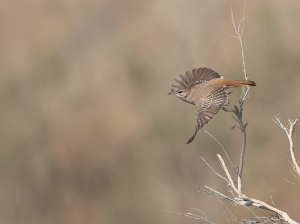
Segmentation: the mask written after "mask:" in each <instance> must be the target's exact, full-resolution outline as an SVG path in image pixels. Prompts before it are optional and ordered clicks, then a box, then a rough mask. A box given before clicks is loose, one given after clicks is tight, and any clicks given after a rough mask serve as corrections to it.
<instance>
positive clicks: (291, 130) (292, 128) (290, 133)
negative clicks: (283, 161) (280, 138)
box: [274, 114, 300, 176]
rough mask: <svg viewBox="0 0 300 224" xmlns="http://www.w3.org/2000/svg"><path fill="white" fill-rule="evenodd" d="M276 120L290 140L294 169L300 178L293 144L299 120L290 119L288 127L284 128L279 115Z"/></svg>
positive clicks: (299, 169)
mask: <svg viewBox="0 0 300 224" xmlns="http://www.w3.org/2000/svg"><path fill="white" fill-rule="evenodd" d="M275 118H276V120H274V121H275V123H276V124H278V125H279V126H280V127H281V128H282V129H283V130H284V131H285V132H286V134H287V136H288V139H289V142H290V153H291V157H292V161H293V164H292V167H293V169H294V171H295V172H296V173H297V174H298V175H299V176H300V168H299V164H298V163H297V161H296V158H295V152H294V147H295V146H294V142H293V134H294V131H295V128H296V124H297V121H298V119H296V120H295V121H292V120H290V119H289V123H288V124H287V126H286V127H284V126H283V124H282V123H281V121H280V119H279V117H278V114H277V115H276V116H275Z"/></svg>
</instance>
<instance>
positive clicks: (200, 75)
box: [169, 68, 256, 144]
mask: <svg viewBox="0 0 300 224" xmlns="http://www.w3.org/2000/svg"><path fill="white" fill-rule="evenodd" d="M179 76H180V78H175V81H176V82H177V83H174V84H172V86H173V87H175V88H176V89H172V90H171V92H170V93H169V94H171V95H175V96H177V97H178V98H180V99H181V100H183V101H185V102H188V103H191V104H194V105H196V107H197V116H196V120H197V124H196V131H195V134H194V135H193V136H192V137H191V138H190V140H189V141H188V142H187V144H189V143H191V142H192V141H193V140H194V138H195V136H196V134H197V132H198V130H199V129H200V128H202V127H203V126H204V124H207V123H208V122H209V120H210V119H212V118H213V117H214V116H215V115H216V114H217V113H218V112H219V111H220V110H221V109H222V108H223V107H224V106H225V105H226V104H227V103H228V94H227V92H226V90H225V89H228V88H231V87H238V86H256V84H255V82H253V81H231V80H228V79H223V77H222V76H220V74H219V73H217V72H216V71H214V70H212V69H210V68H198V69H193V70H192V71H186V73H185V74H182V73H180V74H179Z"/></svg>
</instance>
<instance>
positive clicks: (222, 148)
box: [203, 129, 236, 172]
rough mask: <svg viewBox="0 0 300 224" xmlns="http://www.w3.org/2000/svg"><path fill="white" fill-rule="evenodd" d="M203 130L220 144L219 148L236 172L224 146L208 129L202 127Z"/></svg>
mask: <svg viewBox="0 0 300 224" xmlns="http://www.w3.org/2000/svg"><path fill="white" fill-rule="evenodd" d="M203 130H204V132H205V133H206V134H208V135H209V136H210V137H212V138H213V139H214V140H215V141H216V142H217V143H218V144H219V145H220V146H221V148H222V149H223V151H224V153H225V154H226V157H227V159H228V160H229V162H230V165H231V167H232V169H233V170H234V172H236V171H235V169H234V166H233V164H232V162H231V160H230V158H229V156H228V154H227V152H226V150H225V148H224V146H223V145H222V144H221V143H220V142H219V141H218V139H216V138H215V137H214V136H213V135H212V134H210V133H209V132H208V131H206V130H205V129H203Z"/></svg>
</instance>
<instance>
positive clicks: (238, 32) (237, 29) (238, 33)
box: [231, 1, 250, 101]
mask: <svg viewBox="0 0 300 224" xmlns="http://www.w3.org/2000/svg"><path fill="white" fill-rule="evenodd" d="M245 18H246V1H245V5H244V13H243V18H242V19H241V20H240V22H239V24H238V27H236V24H235V21H234V16H233V11H232V8H231V19H232V24H233V28H234V31H235V35H232V36H233V37H235V38H237V39H238V41H239V42H240V45H241V50H242V59H243V67H244V70H243V72H244V75H245V80H248V78H249V77H248V76H247V72H246V63H245V55H244V47H243V41H242V36H243V33H244V28H245ZM241 26H242V27H241ZM249 96H250V87H249V86H248V87H243V91H242V96H241V98H242V101H244V100H246V99H247V98H248V97H249Z"/></svg>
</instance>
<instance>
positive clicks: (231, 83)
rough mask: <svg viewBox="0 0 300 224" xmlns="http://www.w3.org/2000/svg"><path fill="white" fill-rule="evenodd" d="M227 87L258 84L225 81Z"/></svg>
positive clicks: (254, 84)
mask: <svg viewBox="0 0 300 224" xmlns="http://www.w3.org/2000/svg"><path fill="white" fill-rule="evenodd" d="M224 81H225V85H226V86H234V87H238V86H256V83H255V82H253V81H245V80H243V81H231V80H224Z"/></svg>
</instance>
